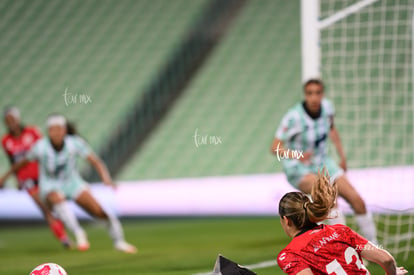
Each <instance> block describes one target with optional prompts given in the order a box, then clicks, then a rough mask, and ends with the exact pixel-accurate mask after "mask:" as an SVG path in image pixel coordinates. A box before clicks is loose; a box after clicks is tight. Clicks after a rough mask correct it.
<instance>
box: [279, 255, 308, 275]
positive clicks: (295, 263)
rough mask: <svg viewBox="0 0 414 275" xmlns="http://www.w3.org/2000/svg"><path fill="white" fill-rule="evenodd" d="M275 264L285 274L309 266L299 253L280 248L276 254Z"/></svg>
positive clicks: (297, 271) (293, 272)
mask: <svg viewBox="0 0 414 275" xmlns="http://www.w3.org/2000/svg"><path fill="white" fill-rule="evenodd" d="M277 264H278V265H279V267H280V269H282V271H283V272H285V273H286V274H296V273H299V272H300V271H302V270H304V269H306V268H310V267H309V266H308V265H307V264H306V263H305V261H303V260H302V258H301V257H300V255H298V254H296V253H293V252H291V251H289V250H287V249H284V250H282V251H281V252H280V253H279V255H278V256H277Z"/></svg>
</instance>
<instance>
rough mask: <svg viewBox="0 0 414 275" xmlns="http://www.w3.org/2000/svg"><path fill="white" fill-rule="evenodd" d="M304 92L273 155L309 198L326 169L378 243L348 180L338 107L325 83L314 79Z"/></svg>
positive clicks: (287, 116) (285, 121)
mask: <svg viewBox="0 0 414 275" xmlns="http://www.w3.org/2000/svg"><path fill="white" fill-rule="evenodd" d="M303 88H304V96H305V100H304V101H303V102H300V103H298V104H296V105H295V106H294V107H293V108H291V109H290V110H289V111H288V112H287V113H286V114H285V116H284V117H283V119H282V122H281V123H280V125H279V128H278V129H277V131H276V134H275V138H274V140H273V142H272V145H271V150H272V153H273V154H275V155H277V157H278V159H279V160H281V162H282V165H283V170H284V172H285V174H286V176H287V180H288V181H289V183H290V184H291V185H292V186H293V187H295V188H298V189H299V190H300V191H302V192H304V193H307V194H310V192H311V190H312V186H313V184H314V183H315V181H316V179H317V174H318V169H322V167H324V166H325V167H326V169H327V170H328V173H329V175H331V177H332V179H336V181H337V184H338V193H339V196H341V197H342V198H344V199H345V200H346V201H347V202H348V203H349V204H350V205H351V207H352V208H353V210H354V212H355V214H356V216H355V217H356V222H357V224H358V226H359V228H360V230H361V233H362V235H364V237H366V238H367V239H368V240H370V241H371V242H373V243H377V239H376V228H375V223H374V220H373V217H372V215H371V213H369V212H368V211H367V208H366V205H365V202H364V200H363V199H362V198H361V196H360V195H359V194H358V192H357V191H356V190H355V188H354V187H353V186H352V185H351V183H350V182H349V180H348V179H347V177H346V176H345V173H344V172H345V171H346V170H347V166H346V157H345V153H344V150H343V148H342V144H341V140H340V138H339V133H338V131H337V129H336V128H335V124H334V115H335V110H334V106H333V104H332V103H331V102H330V101H329V100H328V99H326V98H324V85H323V82H322V81H321V80H319V79H310V80H308V81H307V82H306V83H305V84H304V86H303ZM328 137H329V138H331V140H332V142H333V144H334V145H335V147H336V150H337V152H338V155H339V157H340V163H339V165H338V164H337V163H335V162H334V161H333V159H332V158H331V157H330V156H329V155H328V144H327V141H328ZM331 223H343V224H344V223H345V220H344V218H343V217H342V215H339V216H337V217H336V218H333V219H332V220H331Z"/></svg>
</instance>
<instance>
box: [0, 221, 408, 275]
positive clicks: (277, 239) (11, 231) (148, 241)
mask: <svg viewBox="0 0 414 275" xmlns="http://www.w3.org/2000/svg"><path fill="white" fill-rule="evenodd" d="M83 225H84V226H85V229H86V231H87V233H88V236H89V240H90V243H91V249H90V250H89V251H86V252H78V251H76V250H70V251H67V250H64V249H63V248H61V247H60V244H59V243H58V242H57V241H55V240H54V239H53V237H52V234H51V233H50V232H49V230H48V228H47V226H46V225H45V224H41V225H39V224H34V225H4V224H3V225H1V226H0V274H7V275H14V274H16V275H17V274H19V275H21V274H29V272H30V271H31V270H32V269H33V268H34V267H35V266H37V265H38V264H41V263H44V262H55V263H58V264H60V265H62V266H63V267H64V268H65V269H66V271H67V272H68V274H69V275H91V274H97V275H98V274H99V275H114V274H122V275H128V274H149V275H150V274H171V275H172V274H182V275H191V274H195V273H199V272H208V271H211V270H212V269H213V266H214V262H215V259H216V257H217V254H219V253H221V254H222V255H224V256H226V257H228V258H230V259H232V260H234V261H236V262H237V263H239V264H242V265H250V264H255V263H259V262H263V261H269V260H272V259H275V257H276V255H277V253H278V252H279V251H280V250H281V249H282V248H283V247H284V246H285V245H286V244H287V243H288V242H289V238H288V237H287V236H285V234H284V232H283V230H282V228H281V227H280V224H279V219H278V218H277V217H260V218H246V217H237V218H236V217H232V218H187V219H184V218H182V219H137V220H126V221H123V225H124V229H125V234H126V237H127V240H128V241H129V242H131V243H133V244H135V245H137V246H138V249H139V253H138V254H136V255H126V254H122V253H119V252H117V251H115V250H113V248H112V244H111V241H110V239H109V236H108V234H107V232H106V230H105V228H104V227H103V225H102V224H99V223H96V222H92V223H89V222H88V223H83ZM400 264H404V265H405V266H406V268H407V269H408V270H409V271H410V273H411V272H413V271H414V255H411V257H410V259H408V261H407V262H406V263H400ZM368 269H369V270H370V272H371V274H384V272H382V271H381V269H380V268H379V267H378V266H376V265H374V264H370V265H369V266H368ZM254 271H255V272H256V273H258V274H264V275H266V274H283V273H282V272H281V271H280V269H279V268H278V267H277V266H272V267H267V268H261V269H256V270H254Z"/></svg>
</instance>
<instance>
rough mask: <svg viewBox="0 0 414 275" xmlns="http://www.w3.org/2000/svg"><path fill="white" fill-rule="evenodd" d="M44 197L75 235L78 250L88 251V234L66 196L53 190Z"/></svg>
mask: <svg viewBox="0 0 414 275" xmlns="http://www.w3.org/2000/svg"><path fill="white" fill-rule="evenodd" d="M41 195H42V194H41ZM44 197H45V198H46V202H47V203H48V206H50V207H51V208H52V209H53V211H55V213H56V215H57V216H58V218H59V219H60V220H61V221H62V222H63V223H64V224H65V226H66V227H67V228H68V229H69V230H70V231H71V232H72V233H73V234H74V235H75V238H76V244H77V246H78V249H79V250H81V251H83V250H88V249H89V242H88V239H87V237H86V233H85V231H84V230H83V229H82V227H81V226H80V224H79V222H78V220H77V218H76V216H75V214H74V213H73V211H72V210H71V209H70V208H69V205H68V204H67V201H66V200H65V197H64V195H63V194H62V193H61V192H60V191H57V190H51V191H50V192H47V193H46V194H45V195H44Z"/></svg>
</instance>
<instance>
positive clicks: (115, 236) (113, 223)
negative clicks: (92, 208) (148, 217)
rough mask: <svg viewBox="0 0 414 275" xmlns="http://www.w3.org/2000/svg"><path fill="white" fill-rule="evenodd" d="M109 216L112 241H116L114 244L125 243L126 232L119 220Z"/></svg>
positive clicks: (108, 221)
mask: <svg viewBox="0 0 414 275" xmlns="http://www.w3.org/2000/svg"><path fill="white" fill-rule="evenodd" d="M107 215H108V220H107V223H108V230H109V235H110V236H111V238H112V240H113V241H114V243H116V242H119V241H124V231H123V229H122V225H121V223H120V222H119V220H118V218H117V217H116V216H115V215H112V214H109V213H107Z"/></svg>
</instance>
